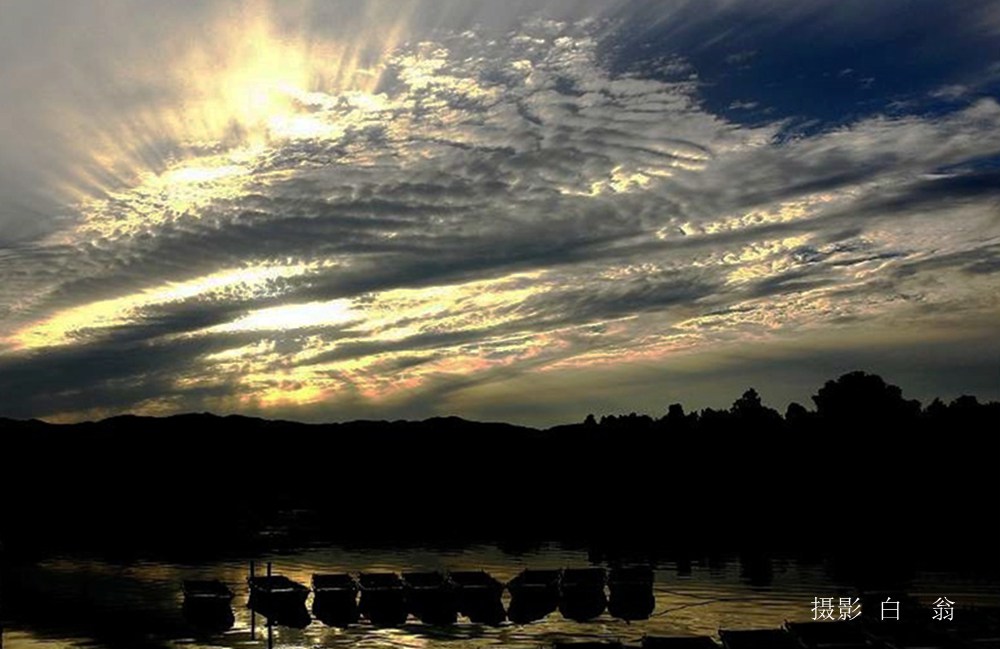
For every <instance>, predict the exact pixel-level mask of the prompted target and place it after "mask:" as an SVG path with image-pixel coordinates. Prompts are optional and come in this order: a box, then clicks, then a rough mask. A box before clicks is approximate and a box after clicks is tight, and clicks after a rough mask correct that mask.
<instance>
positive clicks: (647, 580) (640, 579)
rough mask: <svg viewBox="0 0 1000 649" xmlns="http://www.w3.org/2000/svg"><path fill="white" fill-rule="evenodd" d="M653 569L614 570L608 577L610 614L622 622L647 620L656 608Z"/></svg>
mask: <svg viewBox="0 0 1000 649" xmlns="http://www.w3.org/2000/svg"><path fill="white" fill-rule="evenodd" d="M653 581H654V575H653V569H652V568H650V567H648V566H634V567H619V568H612V569H611V574H610V575H609V576H608V591H609V592H610V597H609V598H608V612H609V613H611V615H612V616H614V617H616V618H619V619H621V620H627V621H631V620H646V619H649V616H650V615H652V614H653V609H654V608H656V597H655V596H654V595H653Z"/></svg>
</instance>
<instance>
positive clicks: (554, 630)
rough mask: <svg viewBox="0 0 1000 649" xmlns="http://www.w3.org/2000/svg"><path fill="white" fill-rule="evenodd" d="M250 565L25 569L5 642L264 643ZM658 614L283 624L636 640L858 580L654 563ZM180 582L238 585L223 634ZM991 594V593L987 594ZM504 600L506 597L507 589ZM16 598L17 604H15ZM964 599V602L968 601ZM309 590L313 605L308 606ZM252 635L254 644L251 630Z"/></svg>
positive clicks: (791, 569) (369, 567) (447, 554)
mask: <svg viewBox="0 0 1000 649" xmlns="http://www.w3.org/2000/svg"><path fill="white" fill-rule="evenodd" d="M256 560H257V561H258V562H259V563H260V565H263V564H264V562H266V561H273V562H274V571H275V573H276V574H282V575H285V576H288V577H290V578H292V579H294V580H296V581H299V582H301V583H303V584H309V583H310V582H311V579H312V575H313V574H314V573H317V572H321V573H331V572H353V573H357V572H360V571H362V570H364V571H379V570H388V571H397V572H402V571H414V570H448V569H450V570H461V569H465V570H469V569H480V568H482V569H485V570H486V571H487V572H489V573H490V574H492V575H493V576H494V577H496V578H497V579H500V580H501V581H505V582H506V581H507V580H509V579H510V578H512V577H513V576H515V575H516V574H518V573H519V572H520V571H521V570H523V569H525V568H561V567H577V566H580V567H582V566H587V565H590V562H589V561H588V555H587V553H586V552H584V551H580V550H567V549H563V548H558V547H546V548H543V549H540V550H536V551H533V552H530V553H526V554H520V555H510V554H505V553H503V552H502V551H501V550H499V549H497V548H495V547H492V546H476V547H472V548H468V549H465V550H428V549H411V550H388V549H379V550H370V549H350V550H347V549H341V548H322V549H308V550H302V551H298V552H295V553H289V554H282V555H271V556H262V557H256ZM247 568H248V561H246V560H243V559H232V560H227V561H219V562H214V563H202V564H179V563H164V562H150V561H138V562H130V563H111V562H104V561H94V560H82V559H72V558H63V559H55V560H50V561H47V562H44V563H42V564H40V565H38V566H34V567H31V568H25V569H22V570H20V572H19V579H18V581H19V582H20V584H21V585H20V586H18V588H19V589H20V590H18V591H17V592H11V589H10V588H8V592H7V605H8V616H9V617H12V618H13V622H12V623H11V624H9V626H8V630H7V632H6V634H5V636H4V646H5V647H8V648H15V649H16V648H21V647H23V648H25V649H57V648H64V647H75V646H84V645H85V646H88V647H96V648H98V649H117V648H118V647H136V646H143V647H146V646H148V647H174V646H184V647H189V648H191V649H207V648H208V647H232V648H235V647H258V646H260V647H264V646H266V640H265V639H266V630H265V629H262V628H261V620H262V618H261V617H260V616H255V619H252V618H251V612H250V610H249V609H248V608H247V607H246V603H247V596H248V592H247V586H246V577H247ZM655 575H656V581H655V584H654V591H655V595H656V608H655V610H654V613H653V615H652V617H651V618H650V619H649V620H643V621H634V622H631V623H628V622H625V621H622V620H618V619H614V618H612V617H610V615H608V613H607V612H605V613H604V614H603V615H601V616H600V617H599V618H596V619H595V620H593V621H590V622H585V623H580V622H573V621H569V620H566V619H564V618H563V617H562V616H561V615H560V614H559V613H558V612H556V613H553V614H551V615H549V616H548V617H547V618H545V619H544V620H542V621H539V622H536V623H532V624H526V625H520V626H519V625H514V624H511V623H504V624H503V625H501V626H499V627H488V626H483V625H479V624H472V623H470V622H468V621H467V620H465V619H464V618H462V619H461V620H460V622H459V624H456V625H454V626H451V627H441V628H435V627H430V626H426V625H423V624H421V623H419V622H417V621H414V619H413V618H412V617H411V618H410V621H409V622H408V623H407V624H405V625H403V626H402V627H399V628H375V627H373V626H371V625H370V624H369V623H367V622H366V621H362V623H360V624H357V625H353V626H350V627H348V628H346V629H335V628H330V627H326V626H324V625H323V624H322V623H321V622H319V621H318V620H312V621H311V623H310V624H309V625H308V626H307V627H306V628H305V629H291V628H283V627H275V628H274V629H273V639H274V645H275V646H277V647H290V648H291V647H347V646H358V647H406V648H410V649H417V648H423V647H442V646H447V647H450V648H452V649H467V648H468V649H471V648H472V647H480V646H489V645H503V646H508V647H537V646H540V645H544V644H546V643H548V642H551V641H553V640H558V639H569V638H573V639H613V640H620V641H624V642H635V641H638V640H640V639H641V638H642V636H643V635H717V631H718V629H720V628H755V627H758V628H759V627H777V626H779V625H781V624H782V623H783V622H784V621H786V620H792V621H795V620H808V619H811V606H812V599H813V598H814V597H817V596H834V597H836V596H838V595H846V594H849V593H852V592H854V588H852V586H851V585H850V584H847V583H841V582H838V581H837V580H836V579H834V578H832V577H830V576H829V574H828V571H827V570H826V569H825V567H824V565H823V564H821V563H805V562H802V561H797V560H791V559H788V560H785V559H772V560H767V561H742V562H741V561H739V560H738V559H735V558H731V557H730V558H725V559H723V558H719V559H713V560H711V561H708V560H706V561H696V562H694V563H692V564H687V563H684V562H682V563H677V562H662V563H659V564H657V566H656V572H655ZM184 579H221V580H223V581H225V582H226V583H227V584H229V586H230V587H231V588H232V589H233V590H234V592H235V594H236V597H235V598H234V600H233V612H234V614H235V623H234V625H233V627H232V628H231V629H230V630H229V631H227V632H226V633H224V634H222V635H218V636H214V637H210V638H199V639H196V638H193V637H191V630H190V628H189V627H188V626H187V623H186V622H185V620H184V618H183V616H182V614H181V609H182V602H183V595H182V593H181V582H182V580H184ZM904 586H905V588H906V590H908V591H909V592H911V593H913V594H915V595H917V596H929V595H934V596H936V595H937V594H938V591H941V590H942V589H944V590H945V591H946V593H945V594H950V595H952V599H955V598H956V597H958V598H960V601H962V603H964V604H970V603H973V601H979V600H986V601H988V602H990V603H992V604H994V605H996V604H998V603H1000V601H998V599H1000V598H998V597H996V596H995V593H997V592H998V591H997V588H996V584H995V583H991V582H990V581H989V580H981V581H977V580H975V579H968V578H964V577H959V576H958V575H953V574H950V573H933V574H930V573H927V574H917V575H914V577H913V578H912V579H909V580H908V581H907V582H906V583H905V584H904ZM990 593H993V594H994V595H993V596H992V599H991V596H990ZM503 597H504V604H505V605H507V604H508V603H509V601H510V596H509V594H507V593H504V596H503ZM15 598H16V599H17V601H15ZM962 598H964V599H962ZM311 601H312V595H310V599H309V601H308V602H307V604H308V605H310V606H311ZM252 624H255V626H256V629H255V630H256V640H252V639H251V625H252Z"/></svg>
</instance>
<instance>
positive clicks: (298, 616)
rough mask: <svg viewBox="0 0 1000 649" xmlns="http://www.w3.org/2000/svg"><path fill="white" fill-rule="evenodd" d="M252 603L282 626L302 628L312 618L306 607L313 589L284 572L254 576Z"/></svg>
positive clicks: (251, 604) (252, 579)
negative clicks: (283, 573) (281, 573)
mask: <svg viewBox="0 0 1000 649" xmlns="http://www.w3.org/2000/svg"><path fill="white" fill-rule="evenodd" d="M247 584H248V586H249V588H250V601H249V606H250V608H251V609H253V610H254V611H256V612H257V613H260V614H261V615H263V616H264V617H266V618H268V619H269V620H272V621H274V622H276V623H278V624H280V625H282V626H289V627H293V628H302V627H305V626H308V624H309V622H310V618H309V611H307V610H306V598H307V597H308V596H309V589H308V588H307V587H306V586H304V585H303V584H300V583H299V582H297V581H293V580H291V579H289V578H288V577H285V576H283V575H267V576H264V577H261V576H251V577H250V578H249V579H247Z"/></svg>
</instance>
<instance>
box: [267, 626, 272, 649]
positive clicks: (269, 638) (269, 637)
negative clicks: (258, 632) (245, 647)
mask: <svg viewBox="0 0 1000 649" xmlns="http://www.w3.org/2000/svg"><path fill="white" fill-rule="evenodd" d="M267 649H274V623H273V622H271V618H267Z"/></svg>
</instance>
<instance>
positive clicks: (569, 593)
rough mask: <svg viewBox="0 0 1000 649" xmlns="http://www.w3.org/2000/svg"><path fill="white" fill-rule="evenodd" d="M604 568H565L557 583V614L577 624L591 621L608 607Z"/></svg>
mask: <svg viewBox="0 0 1000 649" xmlns="http://www.w3.org/2000/svg"><path fill="white" fill-rule="evenodd" d="M605 579H606V574H605V572H604V568H567V569H565V570H563V571H562V576H561V578H560V582H559V612H560V613H562V615H563V617H565V618H567V619H569V620H575V621H577V622H586V621H587V620H592V619H594V618H595V617H597V616H598V615H600V614H601V613H603V612H604V609H605V607H607V605H608V599H607V596H606V595H605V593H604V583H605Z"/></svg>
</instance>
